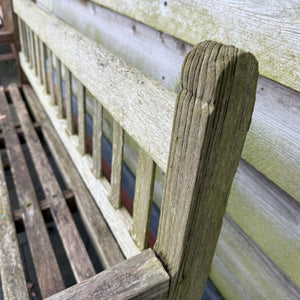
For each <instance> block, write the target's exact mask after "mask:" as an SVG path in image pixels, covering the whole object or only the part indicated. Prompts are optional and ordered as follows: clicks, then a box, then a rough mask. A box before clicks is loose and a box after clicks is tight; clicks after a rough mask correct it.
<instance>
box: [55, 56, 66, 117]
mask: <svg viewBox="0 0 300 300" xmlns="http://www.w3.org/2000/svg"><path fill="white" fill-rule="evenodd" d="M55 66H56V80H57V81H56V82H57V83H56V97H57V104H58V116H59V117H60V118H63V117H64V106H63V99H62V83H61V62H60V60H59V58H58V57H57V56H56V57H55Z"/></svg>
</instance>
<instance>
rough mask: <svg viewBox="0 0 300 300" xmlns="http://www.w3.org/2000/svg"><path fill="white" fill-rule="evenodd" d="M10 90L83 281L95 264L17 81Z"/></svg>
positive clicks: (73, 264) (92, 272) (76, 271)
mask: <svg viewBox="0 0 300 300" xmlns="http://www.w3.org/2000/svg"><path fill="white" fill-rule="evenodd" d="M9 92H10V94H11V96H12V99H13V103H14V106H15V108H16V111H17V115H18V118H19V120H20V123H21V126H22V129H23V132H24V136H25V139H26V141H27V145H28V147H29V150H30V154H31V157H32V160H33V162H34V165H35V167H36V171H37V174H38V176H39V179H40V182H41V185H42V187H43V190H44V193H45V196H46V198H47V199H48V200H49V201H50V209H51V213H52V216H53V219H54V221H55V224H56V227H57V229H58V232H59V234H60V237H61V240H62V243H63V246H64V249H65V251H66V254H67V257H68V259H69V262H70V265H71V268H72V271H73V274H74V277H75V279H76V281H77V282H81V281H83V280H85V279H88V278H90V277H92V276H93V275H95V274H96V273H95V270H94V267H93V265H92V262H91V261H90V258H89V256H88V253H87V251H86V248H85V245H84V243H83V241H82V239H81V237H80V234H79V232H78V230H77V227H76V224H75V222H74V220H73V217H72V215H71V213H70V210H69V208H68V206H67V204H66V202H65V199H64V196H63V193H62V191H61V189H60V187H59V184H58V182H57V181H56V178H55V175H54V173H53V171H52V168H51V165H50V163H49V162H48V158H47V155H46V153H45V152H44V151H43V147H42V145H41V143H40V141H39V138H38V136H37V134H36V132H35V130H34V127H33V125H32V123H31V121H30V117H29V115H28V113H27V110H26V107H25V104H24V103H23V100H22V98H21V95H20V92H19V90H18V87H17V85H15V84H13V85H10V86H9Z"/></svg>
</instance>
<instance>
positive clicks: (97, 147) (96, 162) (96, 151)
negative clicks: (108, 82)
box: [93, 98, 102, 178]
mask: <svg viewBox="0 0 300 300" xmlns="http://www.w3.org/2000/svg"><path fill="white" fill-rule="evenodd" d="M93 99H94V114H93V173H94V175H95V176H96V177H97V178H100V177H101V175H102V105H101V104H100V102H99V101H97V100H96V99H95V98H93Z"/></svg>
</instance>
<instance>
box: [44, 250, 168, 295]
mask: <svg viewBox="0 0 300 300" xmlns="http://www.w3.org/2000/svg"><path fill="white" fill-rule="evenodd" d="M168 288H169V276H168V273H167V272H166V271H165V270H164V268H163V266H162V265H161V263H160V262H159V260H158V259H157V258H156V257H155V254H154V253H153V251H152V250H150V249H148V250H145V251H143V252H142V253H141V254H139V255H137V256H134V257H132V258H130V259H128V260H126V261H125V262H123V263H120V264H118V265H117V266H115V267H113V268H112V269H110V270H106V271H103V272H101V273H99V274H97V275H96V276H94V277H93V278H91V279H89V280H87V281H85V282H83V283H81V284H77V285H76V286H73V287H71V288H69V289H67V290H65V291H63V292H61V293H58V294H56V295H54V296H52V297H50V298H48V300H59V299H61V300H67V299H73V300H75V299H78V300H79V299H80V300H81V299H90V300H92V299H95V300H96V299H103V300H105V299H165V298H166V296H167V293H168Z"/></svg>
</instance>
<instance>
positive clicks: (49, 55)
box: [47, 47, 55, 105]
mask: <svg viewBox="0 0 300 300" xmlns="http://www.w3.org/2000/svg"><path fill="white" fill-rule="evenodd" d="M47 58H48V78H49V81H48V82H49V90H50V96H51V104H52V105H54V104H55V92H54V81H53V56H52V51H51V50H50V49H49V48H48V47H47Z"/></svg>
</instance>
